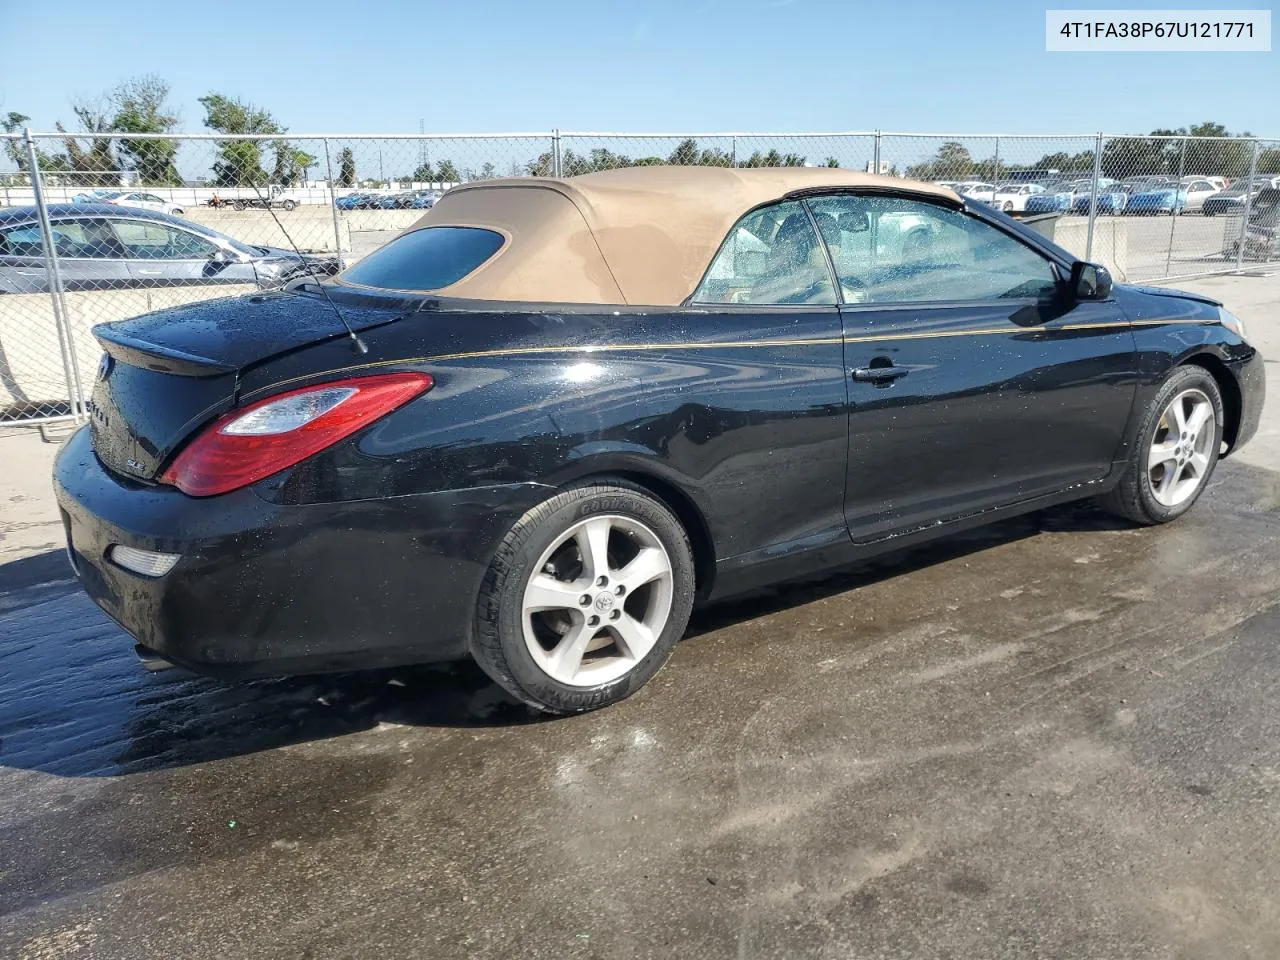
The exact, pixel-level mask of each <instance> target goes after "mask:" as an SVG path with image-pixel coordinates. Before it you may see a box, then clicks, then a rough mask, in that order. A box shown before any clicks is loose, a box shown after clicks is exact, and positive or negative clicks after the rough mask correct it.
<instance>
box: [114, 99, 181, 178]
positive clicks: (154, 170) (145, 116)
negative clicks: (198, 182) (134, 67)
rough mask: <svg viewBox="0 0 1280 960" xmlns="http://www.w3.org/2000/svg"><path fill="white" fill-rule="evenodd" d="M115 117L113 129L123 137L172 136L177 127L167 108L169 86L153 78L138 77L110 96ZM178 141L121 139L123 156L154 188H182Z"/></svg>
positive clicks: (176, 117) (165, 139) (176, 118)
mask: <svg viewBox="0 0 1280 960" xmlns="http://www.w3.org/2000/svg"><path fill="white" fill-rule="evenodd" d="M108 99H109V100H110V102H111V104H112V106H113V108H114V115H113V117H112V120H111V125H112V128H113V129H115V130H117V131H119V132H120V133H169V132H171V131H172V130H173V129H174V128H175V127H176V126H177V125H178V116H177V114H176V113H174V112H173V110H172V108H171V107H170V106H169V104H168V100H169V84H167V83H165V81H163V80H161V79H160V78H159V77H157V76H155V75H154V74H148V75H146V76H142V77H135V78H133V79H131V80H125V81H124V82H123V83H121V84H119V85H118V86H117V87H116V88H115V89H114V90H112V91H111V93H110V94H109V95H108ZM177 153H178V141H176V140H170V139H168V138H157V139H154V140H152V139H147V140H142V139H131V138H129V137H121V138H120V154H121V156H122V157H123V158H124V160H125V161H126V162H127V163H129V164H131V165H132V166H133V168H134V170H136V171H137V173H138V178H139V179H140V180H141V181H142V182H143V183H146V184H151V185H153V186H174V187H179V186H182V176H181V175H180V174H179V173H178V167H177V164H176V163H175V162H174V158H175V157H176V156H177Z"/></svg>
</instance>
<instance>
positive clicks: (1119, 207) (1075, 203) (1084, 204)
mask: <svg viewBox="0 0 1280 960" xmlns="http://www.w3.org/2000/svg"><path fill="white" fill-rule="evenodd" d="M1092 195H1093V194H1092V192H1091V191H1090V190H1087V189H1086V190H1085V191H1083V192H1082V193H1075V194H1073V195H1072V196H1073V199H1072V201H1071V209H1072V210H1074V211H1075V212H1076V213H1079V214H1084V215H1086V216H1087V215H1088V213H1089V198H1090V197H1091V196H1092ZM1097 201H1098V213H1100V214H1102V213H1124V211H1125V208H1126V207H1128V205H1129V194H1128V193H1127V192H1126V191H1125V190H1123V189H1122V188H1121V186H1120V184H1117V183H1114V182H1113V183H1111V184H1109V185H1107V186H1102V185H1101V183H1100V184H1099V186H1098V194H1097Z"/></svg>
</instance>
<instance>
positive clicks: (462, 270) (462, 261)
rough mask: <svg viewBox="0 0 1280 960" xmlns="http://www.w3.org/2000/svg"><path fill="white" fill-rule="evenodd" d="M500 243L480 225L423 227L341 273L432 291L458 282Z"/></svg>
mask: <svg viewBox="0 0 1280 960" xmlns="http://www.w3.org/2000/svg"><path fill="white" fill-rule="evenodd" d="M500 246H502V234H500V233H495V232H494V231H493V230H481V229H480V228H479V227H426V228H424V229H422V230H414V231H413V232H412V233H406V234H403V235H401V236H399V237H396V238H395V239H394V240H392V241H391V242H390V243H388V244H387V245H386V246H383V247H379V248H378V249H377V250H375V251H374V252H373V253H371V254H369V255H368V256H367V257H365V258H364V259H363V260H361V261H360V262H358V263H356V264H355V265H354V266H352V267H350V268H349V269H348V270H347V272H346V273H344V274H343V275H342V279H343V280H346V281H348V282H349V283H358V284H361V285H363V286H366V287H381V288H383V289H385V290H435V289H438V288H439V287H447V286H449V284H451V283H457V282H458V281H459V280H461V279H462V278H463V277H465V276H466V275H467V274H468V273H470V272H471V271H472V270H474V269H475V268H476V267H478V266H480V264H482V263H484V262H485V261H486V260H488V259H489V258H490V257H492V256H493V255H494V254H495V253H497V252H498V248H499V247H500Z"/></svg>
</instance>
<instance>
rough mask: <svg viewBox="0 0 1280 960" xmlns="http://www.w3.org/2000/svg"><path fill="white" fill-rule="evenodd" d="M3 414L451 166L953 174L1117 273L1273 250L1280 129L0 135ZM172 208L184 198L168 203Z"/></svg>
mask: <svg viewBox="0 0 1280 960" xmlns="http://www.w3.org/2000/svg"><path fill="white" fill-rule="evenodd" d="M0 147H3V152H2V154H0V423H6V422H31V423H45V422H49V421H52V420H58V419H72V420H74V419H82V418H83V416H84V412H85V407H84V400H85V398H86V396H87V392H88V391H89V390H90V388H91V382H92V378H93V375H94V371H95V370H96V368H97V366H98V362H99V359H100V351H99V350H98V347H97V344H96V341H95V340H94V339H93V336H92V334H91V329H92V327H93V326H94V325H95V324H98V323H104V322H109V321H112V320H120V319H124V318H127V317H132V316H137V315H139V314H142V313H147V312H149V311H152V310H157V309H161V308H164V307H170V306H175V305H178V304H183V303H189V302H192V301H195V300H202V299H207V298H211V297H221V296H228V295H233V294H238V293H244V292H248V291H254V290H262V289H275V288H279V287H282V286H284V285H286V284H287V283H290V282H292V281H293V280H296V279H303V278H306V277H323V276H328V275H331V274H333V273H336V272H337V271H338V270H340V269H342V267H343V266H344V265H346V264H349V263H351V262H353V261H354V260H357V259H359V258H360V257H363V256H365V255H367V254H368V253H369V252H370V251H372V250H374V249H376V248H377V247H378V246H380V245H381V244H383V243H385V242H386V241H387V240H389V239H390V238H391V237H393V236H395V235H396V234H397V233H398V232H400V231H402V230H404V229H405V228H406V227H408V226H410V225H411V224H413V223H414V222H415V221H416V220H417V219H418V218H419V217H421V216H422V214H423V211H424V210H426V209H427V208H429V207H430V206H431V204H433V203H434V202H435V199H436V198H437V197H439V196H440V195H441V194H442V193H443V192H444V191H446V190H448V189H449V188H450V187H452V186H454V185H455V184H458V183H462V182H466V181H471V180H478V179H488V178H491V177H508V176H575V175H578V174H583V173H589V172H592V171H595V170H607V169H612V168H616V167H623V166H634V165H642V164H700V165H711V166H724V167H782V166H831V167H843V168H846V169H853V170H861V171H879V172H880V173H883V174H888V175H891V176H900V177H909V178H913V179H919V180H928V181H934V182H941V183H947V184H949V185H952V186H953V187H954V188H955V189H956V190H958V191H959V192H961V193H963V194H965V195H966V196H968V197H970V198H972V199H974V200H976V201H980V202H984V203H988V204H991V205H993V206H995V207H997V208H999V209H1002V210H1004V211H1005V212H1007V213H1009V214H1010V215H1012V216H1016V217H1027V218H1031V217H1036V218H1040V217H1044V218H1046V219H1047V220H1049V221H1050V222H1051V223H1052V230H1053V235H1054V238H1055V239H1056V240H1057V242H1058V243H1059V244H1061V245H1062V246H1064V247H1066V248H1067V249H1068V250H1070V251H1072V252H1073V253H1075V254H1076V255H1077V256H1079V257H1081V258H1082V259H1090V260H1096V261H1099V262H1102V263H1104V264H1106V265H1107V266H1109V267H1110V268H1111V269H1112V271H1113V273H1115V275H1116V276H1117V278H1118V279H1121V280H1130V281H1151V280H1165V279H1172V278H1179V277H1187V276H1195V275H1205V274H1212V273H1223V272H1231V271H1237V270H1245V269H1251V268H1256V267H1258V266H1260V265H1265V264H1266V263H1269V262H1275V261H1277V260H1280V250H1278V249H1277V241H1276V209H1275V203H1274V200H1273V199H1272V196H1273V195H1263V197H1262V199H1261V200H1260V199H1259V191H1260V190H1261V189H1262V188H1263V187H1267V186H1273V187H1280V141H1274V140H1256V139H1250V138H1194V137H1131V136H1108V135H1105V134H1101V135H1098V134H1093V135H1062V136H996V135H963V134H962V135H949V134H905V133H883V132H868V133H833V134H767V133H737V134H734V133H715V134H694V135H691V134H678V133H672V134H661V133H659V134H626V133H568V132H560V131H547V132H541V133H517V134H493V135H482V136H476V135H456V136H445V135H430V136H428V135H413V134H406V135H397V136H377V137H374V136H344V135H329V136H324V135H314V136H313V135H288V136H277V135H273V136H222V135H217V134H202V135H167V134H156V135H138V134H134V135H124V134H100V135H96V136H85V135H75V134H63V133H58V134H43V133H24V134H10V135H3V136H2V137H0ZM174 218H176V219H174Z"/></svg>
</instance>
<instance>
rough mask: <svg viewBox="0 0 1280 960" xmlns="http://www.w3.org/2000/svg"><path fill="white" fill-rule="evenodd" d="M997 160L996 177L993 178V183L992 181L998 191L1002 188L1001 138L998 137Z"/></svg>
mask: <svg viewBox="0 0 1280 960" xmlns="http://www.w3.org/2000/svg"><path fill="white" fill-rule="evenodd" d="M995 160H996V169H995V175H994V176H992V178H991V181H992V183H993V184H994V185H995V186H996V188H997V189H998V188H999V186H1000V138H999V137H996V157H995Z"/></svg>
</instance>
